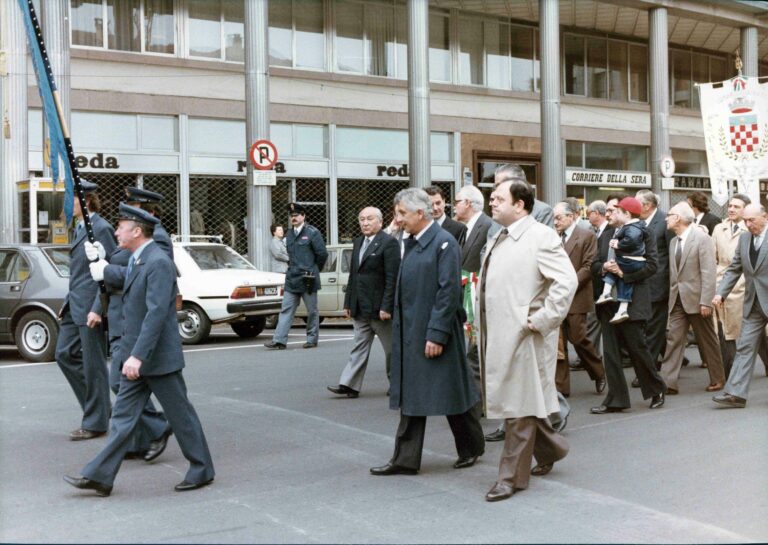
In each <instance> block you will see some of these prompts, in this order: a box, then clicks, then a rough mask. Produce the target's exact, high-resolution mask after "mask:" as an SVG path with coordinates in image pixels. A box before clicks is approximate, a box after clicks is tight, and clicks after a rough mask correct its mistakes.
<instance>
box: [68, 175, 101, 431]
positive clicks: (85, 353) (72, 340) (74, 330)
mask: <svg viewBox="0 0 768 545" xmlns="http://www.w3.org/2000/svg"><path fill="white" fill-rule="evenodd" d="M81 186H82V188H83V192H84V193H85V202H86V207H87V208H88V214H89V217H90V219H91V227H92V229H93V236H94V239H95V240H96V241H98V242H100V243H101V246H103V247H104V249H105V251H106V252H107V254H108V255H109V253H111V252H112V251H113V250H114V249H115V247H116V245H115V232H114V230H113V229H112V227H111V226H110V225H109V223H108V222H107V221H106V220H105V219H104V218H102V217H101V216H100V215H99V214H98V211H99V209H100V208H101V205H100V202H99V197H98V194H97V193H96V191H97V190H98V188H99V186H98V185H96V184H94V183H92V182H88V181H87V180H82V181H81ZM74 214H75V217H76V218H77V219H78V222H77V227H76V228H75V235H74V239H73V241H72V247H71V249H70V251H69V256H70V257H69V292H68V293H67V296H66V298H65V299H64V306H63V307H62V309H61V312H60V314H59V318H60V320H61V324H60V326H59V338H58V340H57V342H56V363H58V365H59V368H60V369H61V371H62V373H64V376H65V377H66V379H67V381H68V382H69V385H70V386H71V387H72V391H73V392H74V393H75V397H77V401H78V403H80V407H82V409H83V419H82V421H81V424H80V427H79V428H78V429H76V430H74V431H73V432H71V433H70V434H69V438H70V440H72V441H83V440H86V439H93V438H94V437H99V436H101V435H104V434H105V433H106V431H107V426H108V425H109V410H110V407H109V385H108V382H107V346H106V339H105V338H104V337H105V335H104V329H103V327H102V323H101V314H102V308H101V301H100V294H99V286H98V284H96V282H94V281H93V278H91V273H90V271H89V269H88V267H89V261H88V258H87V257H86V254H85V248H84V246H85V242H86V241H87V234H86V229H85V224H84V222H83V213H82V210H81V209H80V201H79V200H78V199H77V197H75V203H74Z"/></svg>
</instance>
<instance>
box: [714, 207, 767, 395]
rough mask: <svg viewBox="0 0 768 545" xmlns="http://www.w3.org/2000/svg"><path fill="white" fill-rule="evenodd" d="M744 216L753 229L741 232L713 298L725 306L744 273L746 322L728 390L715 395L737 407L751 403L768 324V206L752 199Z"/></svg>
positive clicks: (716, 302)
mask: <svg viewBox="0 0 768 545" xmlns="http://www.w3.org/2000/svg"><path fill="white" fill-rule="evenodd" d="M742 217H743V219H744V223H745V225H746V226H747V229H748V231H749V232H748V233H743V234H742V235H740V236H739V244H738V246H737V247H736V253H735V254H734V256H733V262H731V264H730V265H729V266H728V270H727V271H726V272H725V276H724V277H723V279H722V281H721V282H720V283H719V284H718V286H717V295H716V296H715V297H714V298H713V299H712V303H713V304H714V305H715V306H716V307H719V306H721V305H722V304H723V300H724V299H726V297H728V295H729V294H730V293H731V291H732V290H733V288H734V286H736V283H737V282H738V280H739V278H740V277H741V275H744V286H745V290H744V310H743V314H742V316H743V317H744V323H743V324H742V326H741V332H740V333H739V340H738V341H736V357H735V358H734V360H733V368H732V369H731V374H730V375H729V376H728V383H727V384H726V385H725V391H724V392H723V393H721V394H718V395H716V396H715V397H713V398H712V399H713V401H715V402H716V403H720V404H722V405H727V406H729V407H737V408H743V407H745V406H746V405H747V394H748V393H749V383H750V382H751V380H752V371H753V369H754V367H755V358H756V356H757V347H758V344H759V342H760V340H761V339H762V337H763V334H764V331H765V326H766V325H768V259H766V255H767V254H768V241H766V238H767V237H766V235H767V234H768V233H767V231H768V216H766V213H765V207H763V206H761V205H759V204H756V203H752V204H748V205H747V206H746V207H745V208H744V212H743V214H742Z"/></svg>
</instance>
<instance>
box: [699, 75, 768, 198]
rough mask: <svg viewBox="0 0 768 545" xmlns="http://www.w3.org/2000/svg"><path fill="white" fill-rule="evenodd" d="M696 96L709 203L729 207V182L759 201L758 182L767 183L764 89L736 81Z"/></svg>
mask: <svg viewBox="0 0 768 545" xmlns="http://www.w3.org/2000/svg"><path fill="white" fill-rule="evenodd" d="M715 85H717V87H715ZM699 90H700V93H701V114H702V118H703V121H704V138H705V140H706V144H707V162H708V163H709V174H710V184H711V187H712V198H713V199H714V200H715V201H716V202H717V203H719V204H724V203H725V202H727V200H728V180H735V181H736V182H737V184H738V188H739V191H740V192H742V193H746V194H748V195H749V196H750V197H752V198H753V199H756V200H759V198H760V188H759V180H760V178H765V177H768V84H762V85H761V84H760V83H759V81H758V79H757V78H748V77H743V76H737V77H735V78H733V79H730V80H728V81H724V82H722V84H712V83H707V84H703V85H700V86H699Z"/></svg>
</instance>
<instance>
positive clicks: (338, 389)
mask: <svg viewBox="0 0 768 545" xmlns="http://www.w3.org/2000/svg"><path fill="white" fill-rule="evenodd" d="M326 388H328V391H329V392H333V393H334V394H336V395H340V396H347V397H351V398H355V397H359V396H360V392H358V391H357V390H353V389H352V388H350V387H349V386H345V385H343V384H339V385H338V386H326Z"/></svg>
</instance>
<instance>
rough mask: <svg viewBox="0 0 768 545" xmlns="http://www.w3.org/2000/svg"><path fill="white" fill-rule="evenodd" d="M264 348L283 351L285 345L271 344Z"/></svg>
mask: <svg viewBox="0 0 768 545" xmlns="http://www.w3.org/2000/svg"><path fill="white" fill-rule="evenodd" d="M264 348H266V349H267V350H285V345H284V344H283V343H276V342H271V343H267V344H265V345H264Z"/></svg>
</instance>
